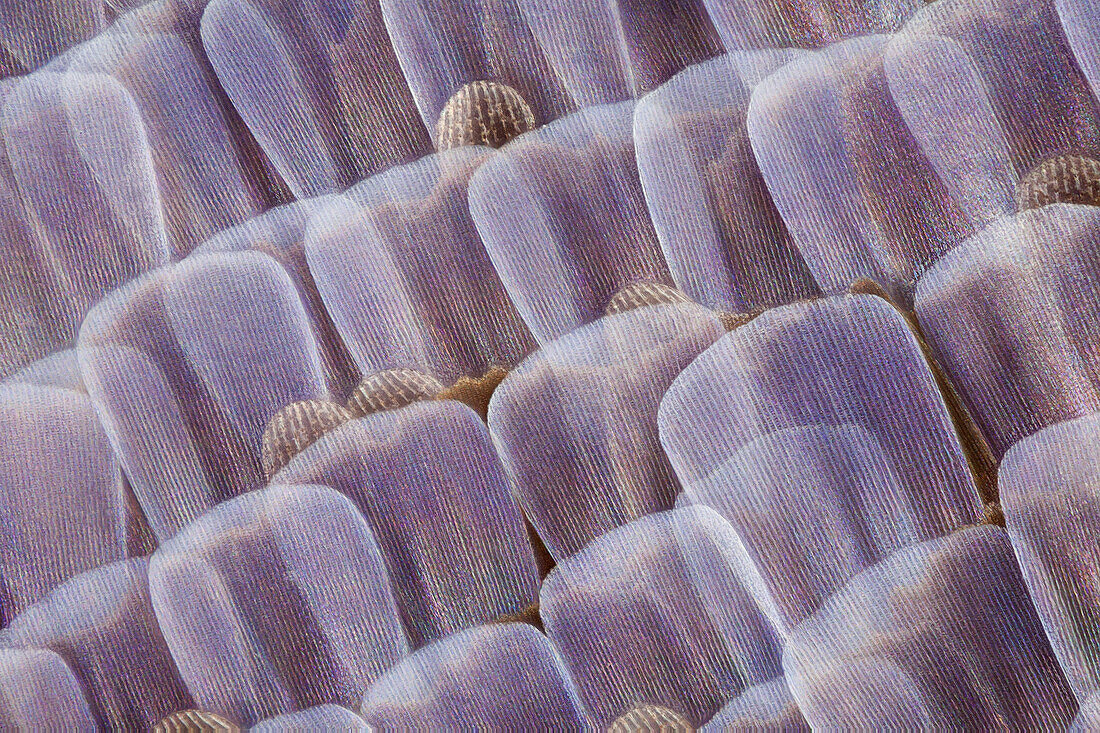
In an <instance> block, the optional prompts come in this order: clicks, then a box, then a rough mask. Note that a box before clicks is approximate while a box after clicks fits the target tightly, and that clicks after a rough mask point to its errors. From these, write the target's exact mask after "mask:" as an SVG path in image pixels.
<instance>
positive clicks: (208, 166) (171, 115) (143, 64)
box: [68, 32, 263, 255]
mask: <svg viewBox="0 0 1100 733" xmlns="http://www.w3.org/2000/svg"><path fill="white" fill-rule="evenodd" d="M203 63H204V62H203V61H201V60H200V59H199V57H197V56H196V54H195V52H194V51H193V50H192V49H191V48H190V47H189V46H188V45H187V44H186V43H185V42H184V41H183V40H182V39H181V38H180V37H177V36H175V35H173V34H168V33H140V34H139V33H126V32H114V33H107V34H104V35H102V36H101V37H100V38H98V39H96V40H94V41H92V42H90V43H86V44H84V45H82V46H81V47H79V48H78V49H76V50H75V51H74V52H73V53H72V54H71V60H70V62H69V65H68V70H69V71H70V72H73V73H102V74H109V75H110V76H112V77H114V78H116V79H118V80H119V81H120V82H121V83H122V84H123V85H124V86H125V87H126V89H127V90H128V91H129V92H130V94H131V95H132V96H133V98H134V101H135V102H136V103H137V106H138V108H139V109H140V111H141V116H142V120H143V121H144V123H145V129H146V133H147V135H148V139H149V143H150V147H151V149H152V153H153V159H154V162H155V165H156V171H157V179H158V182H159V185H160V191H161V198H162V201H163V204H164V212H165V219H166V223H167V227H168V231H169V234H170V238H171V242H172V247H173V250H174V252H175V253H176V254H177V255H186V254H187V253H188V252H190V251H191V250H193V249H194V248H195V247H196V246H198V244H199V243H201V242H202V241H203V240H204V239H206V238H207V237H209V236H212V235H213V234H215V233H216V232H218V231H221V230H223V229H227V228H229V227H231V226H233V225H234V224H237V223H239V222H241V221H243V220H245V219H247V218H249V217H251V216H255V215H257V214H259V213H260V211H261V210H262V208H263V202H262V200H261V199H260V195H259V191H258V190H257V189H256V185H255V184H254V183H253V182H252V181H250V180H249V178H248V176H247V174H246V172H245V170H244V161H243V159H242V158H241V153H240V151H238V149H237V147H236V146H235V144H234V142H233V139H232V136H231V134H230V130H229V127H228V124H227V122H226V119H225V116H224V115H223V113H222V110H221V107H220V106H219V99H218V96H217V91H216V81H215V80H214V79H213V77H212V76H210V75H209V74H208V72H207V71H206V69H205V68H204V66H203Z"/></svg>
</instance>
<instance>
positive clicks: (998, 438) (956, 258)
mask: <svg viewBox="0 0 1100 733" xmlns="http://www.w3.org/2000/svg"><path fill="white" fill-rule="evenodd" d="M1097 242H1100V209H1097V208H1096V207H1092V206H1077V205H1072V204H1055V205H1052V206H1045V207H1043V208H1041V209H1034V210H1030V211H1024V212H1021V213H1020V214H1017V215H1015V216H1009V217H1005V218H1003V219H1001V220H999V221H997V222H996V223H994V224H993V225H991V226H989V227H987V228H986V229H984V230H983V231H981V232H980V233H978V234H977V235H975V236H974V237H972V238H971V239H970V240H968V241H967V242H966V244H965V245H964V246H962V247H960V248H958V249H957V250H955V251H954V252H952V253H951V254H950V255H949V256H947V257H945V258H944V259H942V260H940V261H939V262H938V263H936V266H935V267H933V268H932V269H931V270H929V271H928V273H927V274H926V275H925V276H924V277H923V278H921V281H920V285H919V287H918V288H917V298H916V309H917V315H918V317H919V318H920V321H921V325H922V326H923V328H924V333H925V335H926V336H927V338H928V341H929V342H930V343H931V345H932V347H933V351H934V352H935V354H936V358H937V361H939V363H940V364H941V365H942V366H943V367H944V369H945V370H946V371H947V373H948V374H949V375H950V377H951V379H952V381H953V383H954V385H955V387H956V388H957V389H958V392H959V394H960V396H961V397H962V399H963V400H964V402H965V403H966V405H967V407H968V408H969V409H970V412H971V414H972V415H973V416H974V419H975V421H976V422H977V424H978V426H979V427H980V428H981V430H982V432H983V433H984V434H985V436H986V438H987V439H988V440H989V443H990V446H991V447H992V449H993V451H994V453H995V454H996V455H997V456H998V457H1000V456H1001V455H1003V454H1004V452H1005V451H1006V450H1008V448H1009V446H1011V445H1012V444H1013V443H1015V442H1016V441H1018V440H1021V439H1022V438H1025V437H1027V436H1028V435H1030V434H1032V433H1034V432H1036V431H1037V430H1040V429H1042V428H1044V427H1047V426H1049V425H1053V424H1055V423H1057V422H1060V421H1062V420H1069V419H1072V418H1075V417H1079V416H1082V415H1087V414H1090V413H1093V412H1097V411H1100V256H1098V255H1097Z"/></svg>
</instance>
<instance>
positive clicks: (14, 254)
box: [0, 79, 76, 375]
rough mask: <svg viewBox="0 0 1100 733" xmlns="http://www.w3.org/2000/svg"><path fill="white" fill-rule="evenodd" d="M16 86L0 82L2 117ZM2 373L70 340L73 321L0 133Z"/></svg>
mask: <svg viewBox="0 0 1100 733" xmlns="http://www.w3.org/2000/svg"><path fill="white" fill-rule="evenodd" d="M19 83H20V82H19V81H18V80H16V79H4V80H0V112H2V110H3V109H4V105H5V101H6V100H7V98H8V97H9V96H10V95H11V93H12V92H13V91H14V90H15V89H16V86H17V85H18V84H19ZM0 240H3V242H4V245H5V246H4V247H2V248H0V280H2V283H0V313H2V314H3V316H2V317H0V374H2V375H7V374H10V373H11V372H13V371H15V370H16V369H18V368H19V367H21V366H23V365H24V364H26V363H28V362H30V361H32V360H34V359H38V358H41V357H44V356H45V355H46V354H49V353H50V352H51V351H53V350H54V349H56V348H58V347H59V346H61V345H62V344H64V343H65V341H66V340H67V339H68V338H69V336H70V335H71V329H72V323H73V321H75V319H76V315H75V314H74V313H73V310H74V308H73V305H72V302H71V298H70V297H59V296H60V295H61V294H63V293H65V289H64V288H63V287H62V286H61V285H60V284H59V278H58V273H56V272H54V267H53V266H52V263H51V262H50V259H49V254H48V250H49V248H48V245H47V243H46V241H45V240H44V238H43V237H42V236H41V235H40V234H39V232H38V229H37V226H36V224H35V223H34V219H33V215H32V214H31V210H30V209H29V207H28V206H27V204H26V202H25V201H24V200H23V197H22V196H21V194H20V192H19V188H18V185H17V184H16V181H15V176H14V172H13V170H12V166H11V160H10V158H9V156H8V153H7V146H6V144H5V142H4V140H3V136H2V134H0Z"/></svg>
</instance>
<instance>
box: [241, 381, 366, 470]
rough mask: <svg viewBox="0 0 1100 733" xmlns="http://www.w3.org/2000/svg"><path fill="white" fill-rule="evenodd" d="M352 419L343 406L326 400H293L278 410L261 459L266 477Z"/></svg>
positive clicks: (266, 435) (266, 432)
mask: <svg viewBox="0 0 1100 733" xmlns="http://www.w3.org/2000/svg"><path fill="white" fill-rule="evenodd" d="M352 418H353V416H352V414H351V413H350V412H348V410H347V409H346V408H345V407H344V406H342V405H338V404H336V403H334V402H325V401H323V400H304V401H302V402H292V403H291V404H289V405H287V406H286V407H284V408H283V409H281V410H279V411H278V412H277V413H275V417H273V418H271V422H270V423H268V425H267V429H266V430H265V431H264V436H263V448H262V454H261V461H262V462H263V467H264V473H265V474H266V475H267V478H268V479H270V478H271V477H272V476H274V475H275V474H276V473H278V472H279V471H280V470H281V469H282V468H283V467H284V466H285V465H286V464H288V463H290V460H291V459H292V458H294V456H296V455H298V454H299V453H301V452H302V451H303V450H305V449H306V448H308V447H309V446H310V445H312V444H313V443H314V442H316V441H317V439H318V438H320V437H321V436H322V435H324V434H325V433H327V432H329V431H330V430H332V429H333V428H336V427H339V426H340V425H343V424H344V423H346V422H347V421H348V420H351V419H352Z"/></svg>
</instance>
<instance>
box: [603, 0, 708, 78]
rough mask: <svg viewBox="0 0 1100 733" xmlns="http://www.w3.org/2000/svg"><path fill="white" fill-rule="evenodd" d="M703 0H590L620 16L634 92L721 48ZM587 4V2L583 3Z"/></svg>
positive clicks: (706, 57)
mask: <svg viewBox="0 0 1100 733" xmlns="http://www.w3.org/2000/svg"><path fill="white" fill-rule="evenodd" d="M703 1H704V0H587V2H586V3H584V4H587V3H588V2H592V3H593V4H599V3H606V4H607V5H609V6H611V8H612V12H613V13H614V14H615V16H616V17H617V18H618V20H619V23H620V25H621V27H622V38H623V45H624V50H625V52H626V58H627V61H628V64H629V68H630V78H631V79H632V81H633V85H634V94H635V96H639V97H640V96H641V95H643V94H645V93H646V92H648V91H650V90H652V89H654V88H656V87H657V86H659V85H660V84H663V83H664V82H666V81H668V80H669V78H671V77H672V76H673V75H674V74H676V73H677V72H679V71H681V70H682V69H684V68H686V67H688V66H691V65H692V64H697V63H699V62H700V61H704V60H706V59H709V58H711V57H713V56H717V55H718V54H719V53H721V52H722V41H721V39H720V38H719V34H718V31H717V30H715V28H714V25H713V24H712V23H711V19H710V16H708V15H707V12H706V10H705V9H704V7H703ZM582 7H583V4H582Z"/></svg>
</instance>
